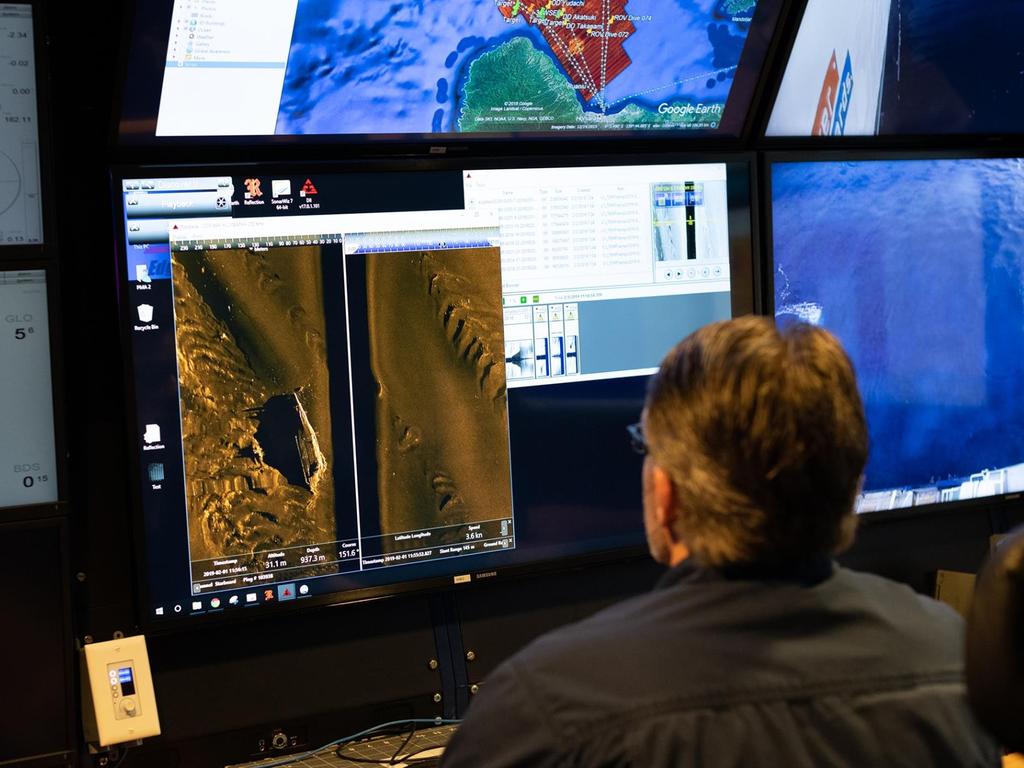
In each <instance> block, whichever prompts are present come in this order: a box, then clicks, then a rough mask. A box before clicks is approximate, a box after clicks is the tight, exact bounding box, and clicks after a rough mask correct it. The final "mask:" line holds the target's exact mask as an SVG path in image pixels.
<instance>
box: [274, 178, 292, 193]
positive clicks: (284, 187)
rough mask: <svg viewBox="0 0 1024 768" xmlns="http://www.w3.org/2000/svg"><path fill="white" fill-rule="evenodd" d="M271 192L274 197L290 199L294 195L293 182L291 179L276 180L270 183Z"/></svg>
mask: <svg viewBox="0 0 1024 768" xmlns="http://www.w3.org/2000/svg"><path fill="white" fill-rule="evenodd" d="M270 191H271V192H272V193H273V195H274V197H290V196H291V194H292V182H291V180H290V179H274V180H273V181H271V182H270Z"/></svg>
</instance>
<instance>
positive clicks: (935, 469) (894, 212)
mask: <svg viewBox="0 0 1024 768" xmlns="http://www.w3.org/2000/svg"><path fill="white" fill-rule="evenodd" d="M771 187H772V230H773V233H772V243H773V250H774V275H773V279H774V286H775V287H774V294H775V315H776V317H777V318H778V319H779V321H780V322H783V323H785V322H791V321H795V320H802V321H805V322H810V323H814V324H816V325H821V326H823V327H825V328H828V329H829V330H831V331H833V332H834V333H835V334H836V335H837V336H838V337H839V339H840V340H841V341H842V342H843V345H844V346H845V347H846V349H847V351H848V352H849V354H850V357H851V358H852V359H853V363H854V366H855V368H856V370H857V377H858V379H859V381H860V387H861V392H862V395H863V397H864V403H865V407H866V411H867V420H868V430H869V434H870V439H871V458H870V461H869V462H868V466H867V471H866V475H865V479H864V489H863V493H862V494H861V495H860V497H859V499H858V505H857V508H858V511H860V512H878V511H883V510H895V509H904V508H908V507H916V506H928V505H934V504H947V503H953V502H964V501H972V500H977V499H984V500H986V502H988V503H991V502H993V501H995V500H996V499H997V498H998V497H1005V496H1007V495H1011V494H1019V493H1021V492H1024V399H1022V398H1021V396H1020V392H1021V381H1022V380H1024V355H1022V350H1024V290H1022V286H1024V230H1022V229H1021V227H1020V221H1021V215H1022V205H1024V202H1022V201H1024V161H1022V160H1020V159H1016V158H973V159H928V158H923V157H920V156H918V157H903V158H898V159H881V160H855V161H847V160H834V159H830V160H822V159H819V160H818V161H816V162H799V161H797V162H775V163H773V164H772V171H771Z"/></svg>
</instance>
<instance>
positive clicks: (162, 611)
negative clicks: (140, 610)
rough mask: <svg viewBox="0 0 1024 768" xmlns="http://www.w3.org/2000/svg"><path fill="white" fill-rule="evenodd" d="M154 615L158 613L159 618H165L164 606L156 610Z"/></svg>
mask: <svg viewBox="0 0 1024 768" xmlns="http://www.w3.org/2000/svg"><path fill="white" fill-rule="evenodd" d="M154 613H156V615H157V616H163V615H164V609H163V606H161V607H159V608H157V609H156V610H155V611H154Z"/></svg>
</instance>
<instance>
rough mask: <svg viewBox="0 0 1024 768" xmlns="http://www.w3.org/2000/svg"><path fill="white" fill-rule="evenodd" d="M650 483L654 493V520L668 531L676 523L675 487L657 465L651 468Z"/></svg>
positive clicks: (667, 475) (666, 473)
mask: <svg viewBox="0 0 1024 768" xmlns="http://www.w3.org/2000/svg"><path fill="white" fill-rule="evenodd" d="M651 481H652V483H653V491H654V519H655V520H656V521H657V523H658V525H659V526H660V527H662V528H666V529H668V530H669V531H671V530H672V529H673V527H674V526H675V522H676V515H677V512H676V487H675V485H674V484H673V482H672V478H671V477H670V476H669V474H668V472H666V471H665V470H664V469H662V468H661V467H659V466H658V465H657V464H655V465H654V467H653V468H652V475H651Z"/></svg>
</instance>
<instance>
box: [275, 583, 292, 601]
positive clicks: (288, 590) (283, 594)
mask: <svg viewBox="0 0 1024 768" xmlns="http://www.w3.org/2000/svg"><path fill="white" fill-rule="evenodd" d="M277 599H278V600H294V599H295V585H294V584H278V585H277Z"/></svg>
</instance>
